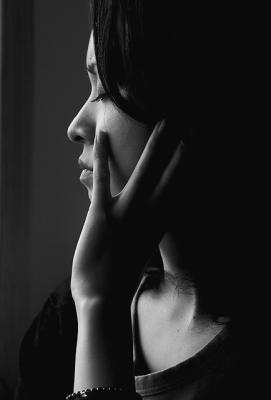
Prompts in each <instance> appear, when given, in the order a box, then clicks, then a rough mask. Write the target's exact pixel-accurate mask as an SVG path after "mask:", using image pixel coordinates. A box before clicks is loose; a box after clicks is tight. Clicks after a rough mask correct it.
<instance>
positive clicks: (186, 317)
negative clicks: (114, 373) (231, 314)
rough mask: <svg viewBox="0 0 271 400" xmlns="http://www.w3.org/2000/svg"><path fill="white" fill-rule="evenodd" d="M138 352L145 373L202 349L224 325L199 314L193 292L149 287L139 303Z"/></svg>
mask: <svg viewBox="0 0 271 400" xmlns="http://www.w3.org/2000/svg"><path fill="white" fill-rule="evenodd" d="M137 317H138V342H139V343H138V345H139V355H140V356H141V358H142V360H141V361H143V365H145V369H146V370H145V371H142V374H146V373H150V372H157V371H161V370H164V369H167V368H170V367H172V366H174V365H176V364H179V363H181V362H184V361H185V360H187V359H189V358H191V357H193V356H194V355H195V354H196V353H198V352H199V351H201V350H202V349H203V348H204V347H205V346H206V345H207V344H208V343H210V342H211V341H212V340H213V339H214V338H215V336H216V335H217V334H218V333H219V332H221V330H222V329H223V327H224V326H223V325H222V324H215V323H213V322H212V321H210V320H209V319H208V318H204V317H200V318H199V317H198V316H196V298H195V295H194V294H191V293H190V294H183V295H182V294H178V295H177V294H176V293H175V292H174V291H173V290H170V289H169V288H167V289H166V288H163V289H160V290H159V291H153V290H146V291H144V292H143V293H141V295H140V297H139V298H138V303H137Z"/></svg>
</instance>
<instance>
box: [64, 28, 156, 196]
mask: <svg viewBox="0 0 271 400" xmlns="http://www.w3.org/2000/svg"><path fill="white" fill-rule="evenodd" d="M86 62H87V70H88V76H89V81H90V86H91V92H90V97H89V98H88V100H87V101H86V103H85V104H84V105H83V107H82V108H81V110H80V111H79V113H78V114H77V115H76V117H75V118H74V120H73V121H72V122H71V124H70V126H69V128H68V137H69V138H70V140H72V141H74V142H77V143H81V144H83V152H82V154H81V156H80V165H81V167H82V168H83V169H84V168H86V169H92V168H93V143H94V137H95V135H96V134H97V133H98V132H99V131H105V132H106V133H107V136H108V139H109V151H110V154H109V168H110V176H111V178H110V187H111V194H112V196H115V195H117V194H118V193H119V192H120V191H121V190H122V189H123V187H124V185H125V184H126V182H127V180H128V179H129V177H130V175H131V173H132V171H133V169H134V167H135V166H136V163H137V161H138V160H139V157H140V155H141V153H142V151H143V149H144V147H145V144H146V143H147V140H148V138H149V136H150V133H151V132H150V129H149V128H147V127H146V126H145V125H143V124H142V123H140V122H137V121H135V120H134V119H132V118H131V117H129V116H128V115H127V114H124V113H123V112H122V111H120V110H119V109H117V108H116V106H115V105H114V104H113V103H112V101H111V100H110V99H109V98H108V97H107V96H106V95H104V90H103V88H102V86H101V82H100V80H99V76H98V72H97V67H96V59H95V51H94V42H93V35H92V34H91V36H90V40H89V46H88V51H87V60H86ZM80 179H81V182H82V183H83V184H84V186H86V188H87V189H88V193H89V197H90V198H91V194H92V175H89V176H87V174H85V178H84V177H83V176H81V178H80Z"/></svg>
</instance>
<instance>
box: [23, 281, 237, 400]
mask: <svg viewBox="0 0 271 400" xmlns="http://www.w3.org/2000/svg"><path fill="white" fill-rule="evenodd" d="M141 287H142V286H141ZM139 293H140V287H139V290H138V292H137V295H136V296H135V299H137V297H138V294H139ZM135 299H134V300H135ZM136 303H137V300H136V301H134V302H133V306H134V307H133V309H134V311H133V320H134V342H135V341H136V343H134V345H135V344H136V346H135V347H137V348H139V346H138V343H137V342H138V339H137V335H136V329H135V328H136ZM76 339H77V317H76V310H75V306H74V302H73V299H72V296H71V291H70V277H69V278H68V279H66V280H65V281H64V282H63V283H62V284H61V285H60V286H58V287H57V289H56V290H55V291H54V292H53V293H52V294H51V295H50V296H49V298H48V300H47V301H46V303H45V305H44V306H43V308H42V310H41V312H40V313H39V314H38V316H37V317H36V318H35V319H34V321H33V322H32V324H31V326H30V328H29V330H28V331H27V333H26V335H25V337H24V338H23V341H22V344H21V349H20V377H19V382H18V386H17V390H16V395H15V399H16V400H34V399H35V400H36V399H39V400H45V399H46V400H48V399H50V400H54V399H55V400H58V399H63V400H64V399H65V397H66V396H67V395H68V394H70V393H72V392H73V381H74V367H75V350H76ZM120 351H121V349H120ZM136 358H138V360H140V357H138V355H136ZM136 358H135V362H138V360H136ZM240 365H241V356H240V354H239V352H238V348H237V347H236V345H234V344H233V341H232V338H231V334H230V331H229V330H228V329H224V330H223V331H222V332H221V333H220V334H218V335H217V337H215V339H213V340H212V341H211V342H210V343H209V344H208V345H207V346H205V348H204V349H203V350H201V351H200V352H199V353H197V354H196V355H195V356H193V357H191V358H190V359H188V360H186V361H184V362H182V363H180V364H178V365H176V366H174V367H172V368H168V369H166V370H163V371H160V372H156V373H151V374H145V375H142V376H136V378H135V383H136V389H137V391H138V392H139V393H140V394H141V395H142V397H143V398H144V399H145V398H146V399H155V400H160V399H161V400H168V399H170V400H171V399H172V400H175V399H180V400H196V399H205V400H207V399H208V400H211V399H212V400H213V399H216V400H218V399H223V400H224V399H235V398H243V397H237V396H239V392H240V393H241V392H243V389H242V390H241V384H240V382H241V369H240V368H242V367H241V366H240ZM135 367H136V369H135V371H136V373H137V372H138V366H136V365H135ZM243 393H244V392H243ZM146 396H147V397H146ZM127 400H129V399H127Z"/></svg>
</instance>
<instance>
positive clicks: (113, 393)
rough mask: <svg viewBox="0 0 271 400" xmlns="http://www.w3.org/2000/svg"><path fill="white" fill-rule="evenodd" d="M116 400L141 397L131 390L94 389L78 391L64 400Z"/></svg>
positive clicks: (131, 399) (119, 388) (136, 399)
mask: <svg viewBox="0 0 271 400" xmlns="http://www.w3.org/2000/svg"><path fill="white" fill-rule="evenodd" d="M115 398H117V399H118V400H121V399H123V400H127V399H129V400H140V399H141V396H140V395H139V394H138V393H136V392H133V391H131V390H127V389H124V388H121V387H96V388H92V389H86V390H80V391H79V392H77V393H72V394H69V395H68V396H67V397H66V400H77V399H93V400H94V399H100V400H103V399H115Z"/></svg>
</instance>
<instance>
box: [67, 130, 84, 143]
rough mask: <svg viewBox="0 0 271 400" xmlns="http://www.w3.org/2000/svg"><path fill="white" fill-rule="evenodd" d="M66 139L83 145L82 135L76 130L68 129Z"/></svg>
mask: <svg viewBox="0 0 271 400" xmlns="http://www.w3.org/2000/svg"><path fill="white" fill-rule="evenodd" d="M67 135H68V138H69V139H70V140H71V141H72V142H74V143H83V142H84V135H83V134H81V132H80V131H79V130H78V129H74V128H73V127H72V126H70V127H69V128H68V132H67Z"/></svg>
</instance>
